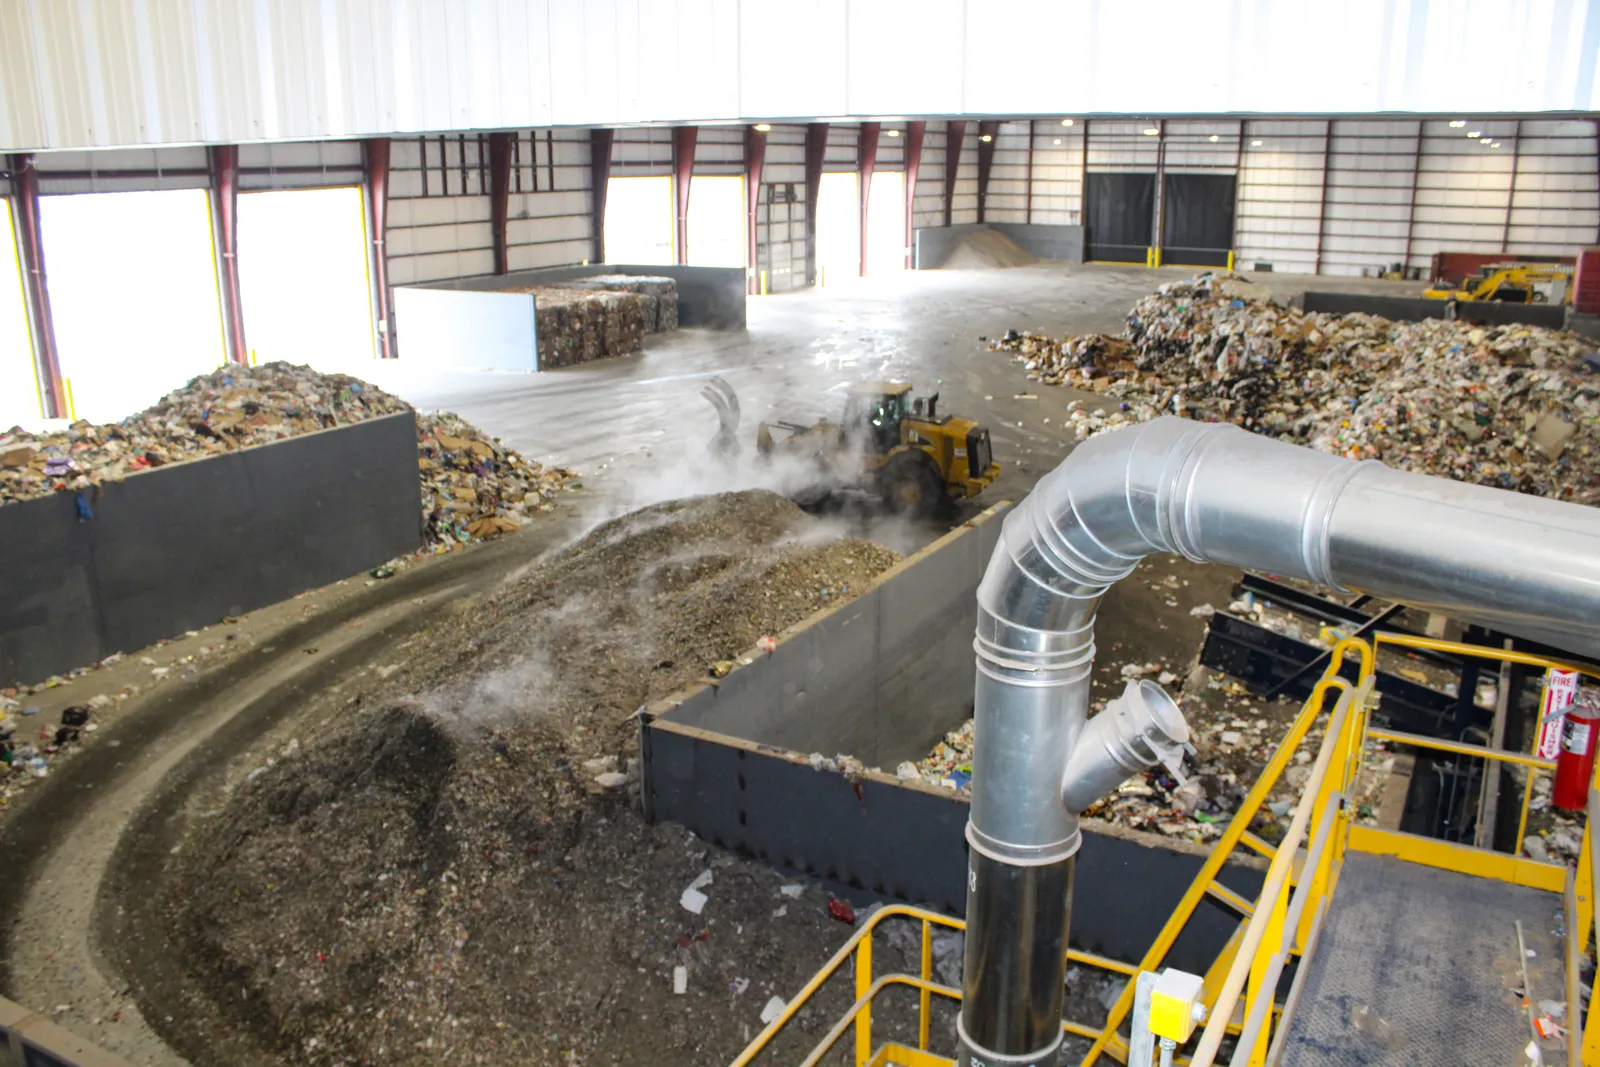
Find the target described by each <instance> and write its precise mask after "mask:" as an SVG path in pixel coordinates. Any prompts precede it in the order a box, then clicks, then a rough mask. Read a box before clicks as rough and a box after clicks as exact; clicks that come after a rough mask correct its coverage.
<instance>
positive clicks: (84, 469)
mask: <svg viewBox="0 0 1600 1067" xmlns="http://www.w3.org/2000/svg"><path fill="white" fill-rule="evenodd" d="M410 410H411V408H410V405H408V404H406V403H405V401H403V400H400V399H399V398H398V397H395V396H391V395H390V394H388V393H385V392H384V391H383V390H381V389H378V388H377V387H375V386H372V385H368V384H367V383H365V382H362V381H358V380H357V379H355V378H351V377H349V376H347V375H343V374H322V373H320V372H318V371H315V370H312V369H311V368H310V367H305V366H297V365H294V364H290V363H268V364H265V365H263V366H259V367H245V366H228V367H223V368H221V369H218V370H215V371H212V372H211V373H210V374H203V375H201V376H199V377H198V378H195V379H194V380H192V381H191V382H189V384H188V385H186V386H184V387H183V388H182V389H178V390H176V391H174V392H172V393H169V394H167V396H166V397H164V398H163V399H162V400H161V402H160V403H158V404H156V405H155V406H154V407H151V408H149V409H147V410H145V411H141V412H139V413H138V414H137V415H130V416H129V417H128V418H126V419H123V420H122V421H121V422H116V423H105V424H96V423H91V422H86V421H81V422H75V423H73V424H72V425H71V426H69V427H67V429H65V430H62V431H59V432H54V433H46V434H32V433H28V432H26V431H24V430H21V429H17V428H13V429H12V430H11V431H9V432H7V433H0V506H3V505H5V504H12V503H16V502H18V501H23V500H31V499H34V498H37V497H44V496H49V495H50V494H52V493H76V494H79V495H80V497H81V498H82V499H83V500H84V501H85V503H86V504H87V505H89V506H90V508H91V509H92V503H93V496H94V492H95V490H96V488H97V487H98V486H100V485H101V484H103V483H106V482H116V481H121V480H122V479H123V478H126V477H128V476H129V475H131V474H137V473H139V472H140V471H145V470H149V469H151V468H154V467H162V466H166V465H167V464H170V463H183V462H186V461H189V460H196V459H206V458H209V457H211V456H218V455H222V454H224V453H227V452H234V451H237V450H239V449H242V448H250V447H252V446H254V445H263V444H268V443H271V442H273V441H281V440H284V439H285V438H289V437H295V436H298V435H300V434H307V433H314V432H316V431H318V430H325V429H331V428H333V427H336V426H344V425H348V424H351V423H356V422H362V421H365V420H367V419H376V418H381V417H383V416H385V415H394V414H397V413H399V412H403V411H410ZM416 420H417V445H418V457H417V465H418V467H419V469H420V472H421V481H422V500H421V508H422V516H423V520H424V523H425V524H426V527H427V537H428V541H429V543H430V544H431V545H433V546H443V547H448V546H452V545H457V544H462V543H465V542H469V541H478V540H483V539H485V538H489V537H493V536H495V535H496V534H499V533H503V532H505V531H507V530H511V529H515V528H517V527H519V526H521V525H523V524H524V523H526V522H527V521H528V519H529V518H530V517H531V515H532V513H534V512H538V511H548V510H550V507H551V505H550V503H549V501H550V500H551V498H553V497H554V496H555V495H556V494H557V493H558V492H560V491H562V490H563V489H564V488H567V487H568V484H569V483H570V482H571V481H572V478H573V475H572V472H571V471H567V470H563V469H562V468H560V467H546V466H543V465H541V464H539V463H535V462H533V461H531V460H527V459H524V458H522V457H521V456H519V455H518V454H517V453H516V452H514V451H511V450H510V449H508V448H506V447H505V446H504V445H503V444H501V443H500V441H498V440H497V439H494V438H491V437H488V436H487V435H485V434H484V433H482V432H481V431H479V430H478V429H477V428H475V427H474V426H472V425H471V424H470V423H468V422H466V421H465V420H463V419H461V418H460V417H458V416H456V415H451V414H448V413H437V414H425V413H423V412H416Z"/></svg>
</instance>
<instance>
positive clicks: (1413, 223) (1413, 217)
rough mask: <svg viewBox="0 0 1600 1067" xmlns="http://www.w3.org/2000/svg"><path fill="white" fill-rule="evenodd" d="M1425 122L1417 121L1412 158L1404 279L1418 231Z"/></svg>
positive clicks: (1403, 257)
mask: <svg viewBox="0 0 1600 1067" xmlns="http://www.w3.org/2000/svg"><path fill="white" fill-rule="evenodd" d="M1423 130H1424V126H1423V122H1422V120H1421V119H1418V120H1417V150H1416V152H1415V153H1414V154H1413V155H1412V157H1411V199H1410V200H1409V201H1408V202H1407V203H1406V249H1405V254H1404V255H1403V256H1401V258H1400V274H1401V276H1402V277H1403V276H1404V275H1406V274H1407V273H1409V272H1410V270H1411V237H1412V234H1414V233H1415V232H1416V229H1417V186H1418V185H1420V184H1421V182H1422V137H1423Z"/></svg>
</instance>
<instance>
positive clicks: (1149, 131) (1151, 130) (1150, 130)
mask: <svg viewBox="0 0 1600 1067" xmlns="http://www.w3.org/2000/svg"><path fill="white" fill-rule="evenodd" d="M1160 132H1161V131H1160V130H1158V129H1156V128H1155V127H1154V126H1146V127H1145V128H1144V135H1145V136H1146V137H1154V136H1156V135H1157V134H1159V133H1160Z"/></svg>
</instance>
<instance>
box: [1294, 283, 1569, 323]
mask: <svg viewBox="0 0 1600 1067" xmlns="http://www.w3.org/2000/svg"><path fill="white" fill-rule="evenodd" d="M1303 301H1304V302H1303V304H1302V307H1303V308H1304V309H1305V310H1306V311H1321V312H1325V313H1327V314H1333V315H1348V314H1350V313H1351V312H1356V311H1360V312H1365V313H1366V314H1368V315H1381V316H1383V317H1384V318H1386V319H1393V320H1394V321H1396V322H1420V321H1421V320H1423V319H1442V318H1444V317H1445V315H1446V312H1447V305H1448V303H1449V301H1446V300H1429V299H1428V298H1427V297H1420V296H1417V297H1412V296H1378V295H1373V294H1370V293H1319V292H1307V293H1306V294H1305V296H1304V298H1303ZM1456 317H1457V318H1459V319H1462V320H1471V321H1473V322H1483V323H1487V324H1488V325H1490V326H1505V325H1509V324H1511V323H1519V322H1520V323H1526V324H1527V325H1529V326H1544V327H1547V328H1549V329H1552V330H1559V329H1561V328H1562V326H1563V324H1564V322H1565V320H1566V308H1564V307H1562V306H1561V305H1560V304H1507V303H1500V302H1498V301H1494V300H1476V301H1463V302H1461V303H1459V304H1457V305H1456Z"/></svg>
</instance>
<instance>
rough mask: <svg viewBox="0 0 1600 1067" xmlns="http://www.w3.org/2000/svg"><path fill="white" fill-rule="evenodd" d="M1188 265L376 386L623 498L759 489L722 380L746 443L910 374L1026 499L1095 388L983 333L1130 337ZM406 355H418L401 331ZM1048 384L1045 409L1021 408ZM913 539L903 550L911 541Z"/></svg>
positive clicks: (918, 275)
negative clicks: (760, 432)
mask: <svg viewBox="0 0 1600 1067" xmlns="http://www.w3.org/2000/svg"><path fill="white" fill-rule="evenodd" d="M1193 274H1194V271H1192V270H1188V269H1183V268H1162V269H1158V270H1149V269H1146V268H1143V267H1135V266H1128V267H1123V266H1114V265H1105V264H1093V265H1086V264H1074V263H1048V264H1041V265H1039V266H1033V267H1019V268H1012V269H1008V270H980V271H915V272H907V273H905V274H901V275H897V276H890V277H886V278H881V279H868V280H859V281H854V280H853V281H851V282H849V283H847V284H843V285H834V286H830V287H828V288H826V289H820V290H806V291H801V292H796V293H790V294H785V295H782V296H770V297H763V298H753V299H751V301H750V303H749V329H748V331H747V332H744V333H718V332H712V331H705V330H683V331H680V332H678V333H674V334H667V335H662V336H658V337H654V338H652V339H651V340H650V341H649V342H648V343H647V346H646V348H645V351H644V352H642V353H640V354H639V355H637V356H631V357H627V358H623V359H613V360H606V361H604V362H600V363H594V364H588V365H585V366H579V367H569V368H562V369H559V370H554V371H547V372H544V373H539V374H517V373H492V372H471V371H453V370H451V371H446V370H434V369H430V368H426V367H415V366H411V365H408V364H407V363H406V361H405V359H404V357H402V358H401V359H400V360H398V361H396V362H394V363H388V364H379V365H376V369H375V370H374V371H373V372H372V374H370V375H369V377H371V378H373V379H374V380H375V381H376V382H377V383H378V384H379V385H381V386H383V387H384V388H386V389H390V390H391V391H393V392H396V393H398V394H399V395H400V396H403V397H404V398H405V399H407V400H409V401H411V402H412V403H413V404H415V405H417V406H418V407H421V408H425V409H432V408H443V409H446V410H451V411H455V412H457V413H459V414H461V415H462V416H464V417H465V418H467V419H469V420H471V421H472V422H474V423H475V424H477V425H478V426H480V427H481V428H483V429H484V430H486V431H488V432H489V433H492V434H495V435H497V436H499V437H501V438H503V439H504V440H506V441H507V442H509V443H510V444H512V445H513V446H515V447H516V448H519V449H521V450H522V451H524V452H525V453H526V454H528V455H529V456H531V457H534V458H537V459H539V460H542V461H551V462H557V463H561V464H565V465H567V466H570V467H572V468H574V469H576V470H577V471H579V472H580V473H581V474H582V475H583V476H584V479H585V483H586V485H587V486H588V487H589V488H590V489H594V490H597V491H598V494H599V496H600V497H601V498H602V499H603V500H604V501H606V502H607V504H608V505H609V506H613V507H617V508H619V509H620V508H624V507H634V506H639V505H642V504H645V503H650V502H653V501H656V500H662V499H667V498H670V497H673V496H682V495H686V494H690V493H696V492H711V491H717V490H720V489H726V488H741V487H748V486H752V485H757V484H761V475H760V474H759V472H757V471H756V470H755V469H754V468H748V469H741V470H739V471H738V472H737V475H736V477H735V480H736V481H737V483H738V484H736V485H730V484H729V476H728V474H727V472H726V471H725V470H724V469H723V468H721V467H720V466H717V465H714V464H713V463H712V462H711V460H710V457H708V456H707V455H706V452H705V443H706V442H707V441H709V440H710V438H711V435H712V433H713V432H714V431H715V430H716V426H717V422H716V417H715V415H714V413H713V411H712V409H711V407H710V406H709V405H708V404H707V403H706V402H705V401H704V400H702V399H700V397H699V396H698V391H699V389H700V387H701V386H702V385H703V384H704V382H705V380H706V379H707V378H709V377H711V376H712V375H721V376H722V377H723V378H725V379H726V380H727V381H728V382H729V383H730V384H732V385H733V386H734V388H735V389H736V390H737V391H738V393H739V396H740V400H741V404H742V407H743V413H744V421H743V424H742V426H741V429H740V436H741V438H742V439H743V440H744V441H745V442H746V443H747V447H748V444H749V443H751V442H753V441H754V437H755V424H756V422H757V421H759V420H760V419H762V418H788V419H792V420H796V421H805V420H810V419H813V418H817V417H820V416H822V415H825V414H830V413H832V414H834V415H837V413H838V411H839V409H840V408H841V407H842V404H843V400H842V397H841V396H840V395H839V389H840V388H841V387H842V386H843V385H844V383H846V382H849V381H852V380H862V379H881V378H898V379H903V380H907V381H910V382H912V383H913V384H914V385H915V386H916V389H917V394H918V395H927V394H929V393H932V392H938V393H939V394H940V410H941V411H944V412H947V413H953V414H960V415H964V416H967V417H970V418H974V419H978V420H980V421H982V422H985V423H986V424H987V425H988V426H989V427H990V431H991V436H992V439H993V443H994V453H995V458H996V459H997V460H999V461H1000V462H1001V464H1002V465H1003V467H1004V473H1003V474H1002V476H1001V478H1000V480H999V481H998V482H997V483H996V484H995V485H994V486H993V487H992V488H991V489H990V491H989V495H988V496H986V498H985V499H988V500H999V499H1002V498H1005V497H1011V498H1020V497H1021V496H1023V495H1025V494H1026V493H1027V492H1028V491H1029V490H1030V489H1031V488H1032V487H1033V485H1034V483H1035V482H1036V481H1037V480H1038V479H1039V477H1040V476H1041V475H1043V474H1044V473H1045V472H1047V471H1048V470H1050V468H1051V467H1053V466H1054V465H1055V464H1056V463H1059V462H1060V461H1061V459H1062V458H1064V457H1065V455H1066V454H1067V452H1068V451H1070V446H1071V443H1072V437H1071V434H1070V433H1064V432H1063V431H1062V430H1061V419H1062V416H1063V415H1064V413H1065V407H1066V405H1067V403H1068V402H1069V401H1071V400H1073V399H1075V398H1076V399H1082V400H1085V401H1086V402H1090V403H1100V402H1101V400H1100V398H1098V397H1096V396H1095V395H1094V394H1085V393H1077V392H1074V391H1072V390H1068V389H1062V388H1052V387H1038V388H1034V387H1033V386H1032V383H1029V382H1027V381H1026V380H1025V379H1024V378H1023V377H1022V374H1021V372H1020V368H1019V367H1017V366H1016V365H1014V364H1013V363H1012V362H1011V361H1010V359H1009V358H1008V357H1007V356H1006V355H1005V354H1003V353H996V352H990V351H988V350H987V346H986V345H985V344H984V343H983V342H982V341H980V340H979V338H980V337H996V336H999V335H1001V334H1003V333H1005V331H1006V330H1007V329H1011V328H1014V329H1018V330H1032V331H1035V332H1040V331H1043V332H1048V333H1052V334H1056V335H1061V334H1064V333H1075V334H1077V333H1090V332H1103V333H1113V334H1115V333H1120V332H1121V330H1122V328H1123V324H1124V319H1125V317H1126V314H1127V311H1128V309H1129V308H1130V307H1131V306H1132V305H1133V304H1134V303H1135V302H1136V301H1137V300H1138V299H1139V297H1141V296H1143V295H1144V294H1146V293H1148V292H1150V291H1151V290H1152V289H1154V288H1155V287H1156V286H1158V285H1161V284H1165V283H1166V282H1170V281H1176V280H1179V279H1183V278H1187V277H1190V276H1192V275H1193ZM1249 277H1250V278H1251V279H1252V280H1253V281H1257V282H1259V283H1262V284H1265V285H1266V286H1268V287H1269V288H1270V289H1271V290H1272V293H1273V295H1274V297H1275V298H1277V299H1279V300H1280V301H1286V300H1287V299H1289V298H1290V297H1292V296H1294V295H1296V294H1298V293H1301V292H1304V291H1306V290H1307V289H1330V290H1345V291H1350V290H1358V289H1359V290H1362V291H1377V292H1384V293H1390V294H1396V293H1400V294H1405V295H1411V294H1412V293H1414V292H1416V291H1419V290H1420V288H1421V285H1420V283H1404V282H1382V281H1376V280H1366V279H1359V278H1328V277H1317V276H1312V275H1294V274H1259V275H1249ZM400 329H401V335H400V346H401V350H402V352H403V351H404V347H405V335H404V329H405V327H404V323H401V325H400ZM1029 392H1037V394H1038V399H1037V400H1021V399H1017V396H1018V394H1025V393H1029ZM897 547H898V546H897Z"/></svg>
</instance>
